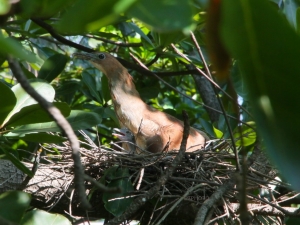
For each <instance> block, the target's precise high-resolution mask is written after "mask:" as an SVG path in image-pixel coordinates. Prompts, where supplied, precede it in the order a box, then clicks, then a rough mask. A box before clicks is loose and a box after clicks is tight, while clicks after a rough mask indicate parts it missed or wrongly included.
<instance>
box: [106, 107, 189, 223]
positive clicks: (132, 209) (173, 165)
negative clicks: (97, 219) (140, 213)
mask: <svg viewBox="0 0 300 225" xmlns="http://www.w3.org/2000/svg"><path fill="white" fill-rule="evenodd" d="M182 116H183V122H184V129H183V136H182V141H181V144H180V150H179V152H178V154H177V155H176V157H175V159H174V160H173V162H172V163H171V166H170V167H168V168H167V169H166V172H165V173H164V174H163V175H162V176H161V177H160V178H159V179H158V181H157V182H156V184H155V185H154V186H153V187H152V188H151V189H150V190H149V191H148V192H147V193H146V194H144V195H142V196H140V197H138V198H136V199H135V200H134V201H133V202H132V203H131V204H130V206H129V207H128V208H127V210H126V211H125V212H124V213H123V214H122V215H121V216H119V217H115V218H114V219H112V220H111V221H109V222H108V225H109V224H110V225H112V224H117V225H118V224H121V223H122V222H123V221H126V220H127V219H129V218H130V217H131V216H132V215H133V214H134V213H135V212H136V211H137V210H139V209H140V208H141V207H142V206H143V205H144V204H145V203H146V202H147V201H148V200H150V199H151V198H153V197H154V196H155V195H156V194H157V193H158V191H159V190H160V188H161V186H163V185H165V183H166V182H167V180H168V178H169V177H170V176H171V175H172V174H173V172H174V170H175V169H176V167H177V165H178V164H179V163H180V161H181V160H182V158H183V157H184V152H185V150H186V144H187V139H188V136H189V131H190V124H189V120H188V115H187V113H186V112H185V111H183V112H182Z"/></svg>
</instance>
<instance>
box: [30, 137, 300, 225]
mask: <svg viewBox="0 0 300 225" xmlns="http://www.w3.org/2000/svg"><path fill="white" fill-rule="evenodd" d="M82 134H83V136H84V137H85V141H84V142H82V143H81V145H82V147H81V157H82V163H83V165H84V167H85V173H86V174H87V175H89V176H90V177H92V178H93V179H94V180H97V181H99V180H101V178H103V176H104V175H105V173H106V171H107V170H108V169H109V168H112V167H115V168H118V169H120V170H124V169H125V170H127V171H128V175H126V176H125V177H121V178H120V177H119V178H118V177H114V178H113V179H125V180H126V181H128V182H130V183H131V184H132V186H133V190H132V191H130V192H129V193H127V195H128V196H130V197H131V198H132V199H137V198H139V197H143V196H144V197H145V199H147V200H149V201H147V203H146V204H143V203H142V204H140V203H137V202H135V203H132V204H135V210H133V209H132V207H128V209H125V214H126V213H127V215H131V216H130V217H129V218H128V217H127V220H126V221H128V220H130V219H136V220H139V221H141V222H142V224H147V223H148V222H149V221H151V223H152V224H160V223H162V221H164V223H163V224H192V223H193V222H194V221H195V220H197V219H198V220H201V221H202V220H203V221H204V222H206V223H211V224H213V223H214V222H220V221H223V222H231V223H235V222H236V221H235V220H237V219H238V218H239V215H240V213H242V212H241V210H242V209H240V206H241V204H242V202H241V201H242V200H241V196H240V193H242V191H243V190H244V191H245V194H244V196H246V198H247V199H246V201H247V207H248V211H250V215H251V218H250V219H249V220H250V221H251V222H252V224H259V223H263V221H274V220H276V223H277V224H281V223H282V221H283V218H284V216H286V215H287V213H288V214H289V215H292V214H296V213H297V212H295V209H293V208H289V207H281V206H279V204H277V203H278V202H280V203H282V202H285V201H287V200H289V199H292V198H295V197H297V196H298V193H295V192H293V191H290V192H287V193H285V194H279V195H278V196H275V197H274V195H273V193H274V192H272V191H271V189H270V185H271V184H272V185H276V186H277V187H285V188H288V185H287V184H284V183H282V182H279V181H277V180H275V177H276V174H277V172H276V170H275V169H274V168H273V167H272V166H271V165H270V163H269V162H268V160H267V158H266V157H265V155H264V154H263V153H262V151H261V150H260V148H259V145H258V144H257V145H256V146H255V148H254V150H253V151H252V154H251V155H250V156H249V157H248V158H247V161H246V164H247V169H248V171H247V174H246V181H247V183H243V182H242V180H244V179H242V177H241V173H237V172H236V169H237V166H236V157H235V154H234V152H233V151H232V148H231V145H230V142H229V141H227V140H212V141H210V142H209V143H208V145H207V146H206V148H205V149H201V150H199V151H196V152H192V153H183V154H182V157H181V159H180V160H179V161H178V162H175V164H174V161H175V157H176V156H177V155H178V152H174V151H171V152H167V151H165V152H162V153H156V154H153V153H147V154H145V153H143V154H140V155H139V154H134V153H130V152H127V151H123V150H122V147H117V148H109V147H107V146H101V147H99V146H96V145H95V144H94V142H93V141H92V140H91V139H90V138H89V137H88V136H87V135H85V134H84V133H83V132H82ZM118 143H119V144H120V142H118ZM116 144H117V143H114V144H113V145H116ZM43 148H44V149H45V150H46V151H47V152H48V153H50V152H51V151H52V149H53V148H55V149H58V150H59V152H61V156H60V159H59V160H53V158H52V159H51V160H49V154H48V156H42V159H44V160H47V163H43V164H40V166H39V169H38V170H37V172H36V175H35V177H34V178H33V179H32V180H30V181H29V183H28V184H27V186H26V189H25V190H26V191H28V192H30V193H32V194H33V199H34V200H38V201H35V203H37V202H40V203H41V202H42V203H43V204H37V207H38V205H40V206H41V205H43V206H45V202H47V207H48V209H49V208H51V209H54V211H59V212H68V214H70V215H71V216H84V215H81V214H82V210H80V208H79V207H78V203H79V202H77V201H76V193H75V195H73V192H72V191H71V190H74V188H73V186H72V184H73V178H74V177H73V174H72V168H73V161H72V157H71V151H70V147H69V145H68V142H65V143H64V145H63V146H61V145H60V146H58V145H53V144H51V145H47V146H43ZM240 160H241V159H240ZM54 161H55V162H54ZM45 174H47V176H46V177H45ZM102 181H103V180H102ZM45 182H47V185H46V184H45V185H44V184H43V183H45ZM109 182H111V180H110V181H105V182H104V183H106V184H107V183H109ZM102 183H103V182H102ZM93 184H94V182H92V181H91V180H90V181H86V187H87V192H88V193H89V194H90V196H92V197H91V203H92V205H93V210H91V211H90V212H89V216H90V217H95V218H99V217H100V218H108V219H111V218H113V217H114V216H112V214H110V213H109V212H107V210H106V209H105V207H103V202H102V198H101V197H102V195H103V190H100V191H92V190H93V187H94V185H93ZM45 186H47V187H48V188H47V189H45V188H42V187H45ZM261 190H264V191H265V192H267V197H264V198H263V197H260V196H259V195H258V194H257V193H258V192H261ZM255 193H256V194H255ZM91 194H92V195H91ZM270 196H271V197H270ZM70 203H72V204H70ZM139 204H140V205H139ZM70 206H71V207H70ZM137 208H138V209H139V210H136V209H137ZM199 209H200V210H199ZM132 210H133V211H132ZM104 212H105V213H104ZM117 221H119V224H120V221H123V222H124V218H121V217H119V220H117ZM149 224H150V223H149Z"/></svg>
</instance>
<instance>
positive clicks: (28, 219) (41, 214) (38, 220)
mask: <svg viewBox="0 0 300 225" xmlns="http://www.w3.org/2000/svg"><path fill="white" fill-rule="evenodd" d="M40 224H43V225H53V224H55V225H71V222H70V221H69V220H68V219H67V218H66V217H64V216H62V215H60V214H57V213H56V214H54V213H48V212H46V211H43V210H38V209H34V210H31V211H29V212H27V213H26V214H25V215H24V218H23V219H22V221H21V225H40Z"/></svg>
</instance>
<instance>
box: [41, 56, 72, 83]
mask: <svg viewBox="0 0 300 225" xmlns="http://www.w3.org/2000/svg"><path fill="white" fill-rule="evenodd" d="M67 62H68V57H67V56H65V55H62V54H56V55H53V56H50V57H49V58H48V59H47V60H46V61H45V62H44V64H43V65H42V67H41V69H40V71H39V75H38V78H40V79H44V80H46V81H48V82H49V83H50V82H51V81H52V80H53V79H55V78H56V77H57V76H58V75H59V74H60V73H61V72H62V71H63V70H64V68H65V66H66V64H67Z"/></svg>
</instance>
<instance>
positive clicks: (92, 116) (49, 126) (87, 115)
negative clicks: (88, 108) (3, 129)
mask: <svg viewBox="0 0 300 225" xmlns="http://www.w3.org/2000/svg"><path fill="white" fill-rule="evenodd" d="M67 120H68V121H69V123H70V124H71V126H72V128H73V130H82V129H87V128H90V127H92V126H96V125H97V124H99V123H101V117H100V116H99V115H98V114H96V113H93V112H84V111H80V110H72V111H71V114H70V116H68V117H67ZM60 131H61V130H60V128H59V127H58V126H57V125H56V123H55V122H49V123H37V124H28V125H24V126H20V127H17V128H16V129H14V130H13V131H12V132H10V133H8V134H6V135H5V136H7V137H12V136H15V134H20V135H21V134H22V135H24V134H28V133H35V132H60Z"/></svg>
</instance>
